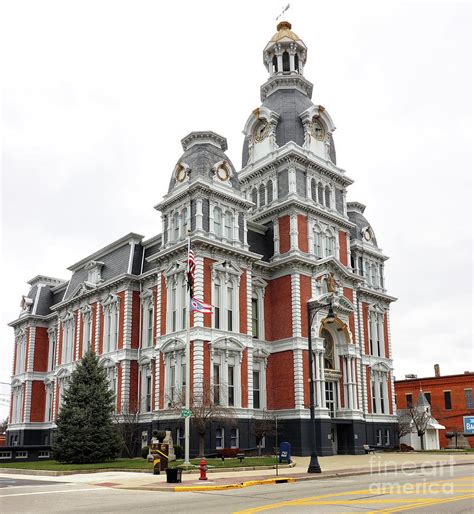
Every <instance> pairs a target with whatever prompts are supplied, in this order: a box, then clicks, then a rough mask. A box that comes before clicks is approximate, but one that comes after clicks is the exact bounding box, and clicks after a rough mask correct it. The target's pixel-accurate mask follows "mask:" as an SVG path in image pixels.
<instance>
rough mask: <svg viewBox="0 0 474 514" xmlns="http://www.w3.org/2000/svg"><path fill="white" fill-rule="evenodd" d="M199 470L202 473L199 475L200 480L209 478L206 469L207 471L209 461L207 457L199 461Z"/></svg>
mask: <svg viewBox="0 0 474 514" xmlns="http://www.w3.org/2000/svg"><path fill="white" fill-rule="evenodd" d="M199 471H200V473H201V475H200V476H199V480H207V476H206V471H207V462H206V459H201V462H200V463H199Z"/></svg>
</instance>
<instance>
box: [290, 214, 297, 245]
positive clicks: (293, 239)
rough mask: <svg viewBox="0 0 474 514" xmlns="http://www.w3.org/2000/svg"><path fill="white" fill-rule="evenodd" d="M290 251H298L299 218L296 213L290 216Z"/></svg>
mask: <svg viewBox="0 0 474 514" xmlns="http://www.w3.org/2000/svg"><path fill="white" fill-rule="evenodd" d="M290 250H298V218H297V216H296V213H294V212H292V213H291V214H290Z"/></svg>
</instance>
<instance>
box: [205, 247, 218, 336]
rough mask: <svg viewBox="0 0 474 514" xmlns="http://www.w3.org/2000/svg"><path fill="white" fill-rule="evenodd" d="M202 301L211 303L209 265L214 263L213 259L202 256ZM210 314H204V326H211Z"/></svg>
mask: <svg viewBox="0 0 474 514" xmlns="http://www.w3.org/2000/svg"><path fill="white" fill-rule="evenodd" d="M203 260H204V302H205V303H209V304H210V303H212V302H211V299H212V277H211V267H212V265H213V264H214V262H215V261H214V260H213V259H208V258H207V257H204V259H203ZM212 316H213V315H211V314H204V316H203V317H204V326H205V327H211V326H212Z"/></svg>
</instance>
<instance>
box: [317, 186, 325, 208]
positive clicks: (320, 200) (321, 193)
mask: <svg viewBox="0 0 474 514" xmlns="http://www.w3.org/2000/svg"><path fill="white" fill-rule="evenodd" d="M318 203H319V204H321V205H324V189H323V185H322V184H321V182H320V183H319V184H318Z"/></svg>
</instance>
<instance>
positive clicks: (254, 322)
mask: <svg viewBox="0 0 474 514" xmlns="http://www.w3.org/2000/svg"><path fill="white" fill-rule="evenodd" d="M258 323H259V319H258V299H257V298H252V337H254V338H255V339H258V336H259V334H258Z"/></svg>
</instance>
